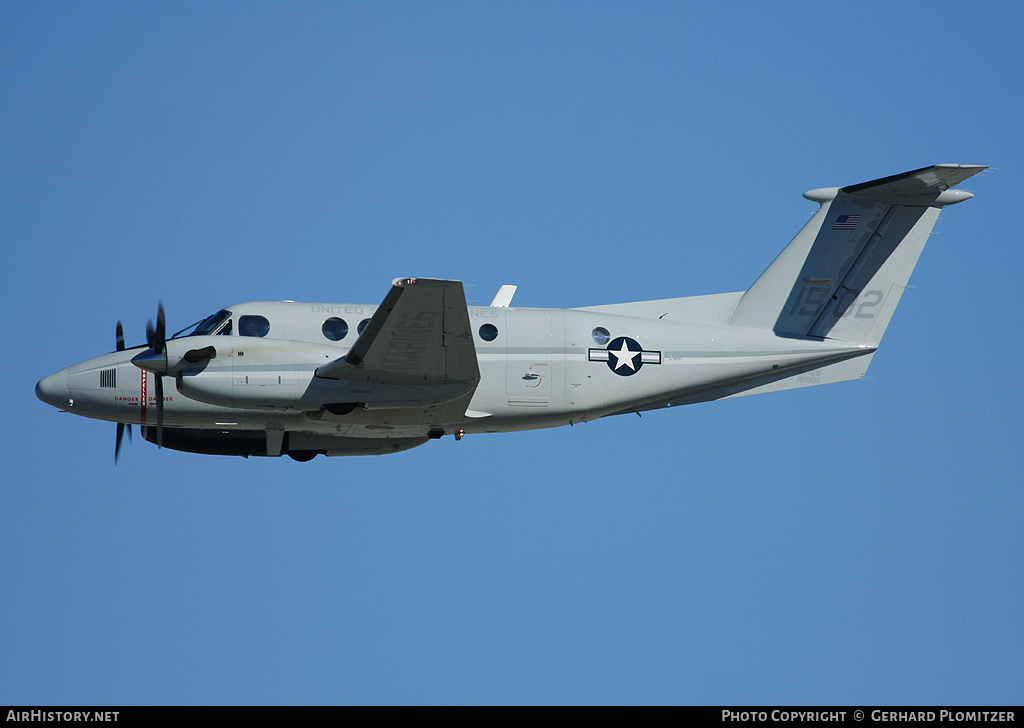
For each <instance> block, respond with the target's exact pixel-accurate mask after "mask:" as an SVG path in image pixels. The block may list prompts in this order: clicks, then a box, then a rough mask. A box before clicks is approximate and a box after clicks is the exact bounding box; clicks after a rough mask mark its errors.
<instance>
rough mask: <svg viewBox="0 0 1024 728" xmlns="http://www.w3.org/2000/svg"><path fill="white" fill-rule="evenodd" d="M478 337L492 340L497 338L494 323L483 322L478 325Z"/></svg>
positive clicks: (496, 329)
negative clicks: (481, 324)
mask: <svg viewBox="0 0 1024 728" xmlns="http://www.w3.org/2000/svg"><path fill="white" fill-rule="evenodd" d="M480 338H481V339H483V340H484V341H494V340H495V339H497V338H498V327H497V326H495V325H494V324H484V325H483V326H481V327H480Z"/></svg>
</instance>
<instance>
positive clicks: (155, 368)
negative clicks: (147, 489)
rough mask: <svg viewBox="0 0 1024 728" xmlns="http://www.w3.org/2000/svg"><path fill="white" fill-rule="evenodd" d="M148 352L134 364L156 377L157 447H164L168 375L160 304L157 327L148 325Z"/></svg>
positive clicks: (164, 332) (163, 324) (159, 306)
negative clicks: (165, 390) (165, 377)
mask: <svg viewBox="0 0 1024 728" xmlns="http://www.w3.org/2000/svg"><path fill="white" fill-rule="evenodd" d="M146 344H147V345H148V346H149V348H148V349H146V351H144V352H142V353H141V354H137V355H135V356H134V357H132V364H134V365H135V366H137V367H139V368H140V369H145V370H146V371H150V372H153V373H154V374H155V375H156V377H155V378H154V380H155V381H156V393H155V394H156V445H157V447H163V442H164V378H163V375H164V374H166V373H167V340H166V321H165V317H164V305H163V304H162V303H160V304H158V306H157V310H156V326H154V325H153V322H152V321H148V322H147V323H146Z"/></svg>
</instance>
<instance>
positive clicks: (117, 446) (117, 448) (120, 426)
mask: <svg viewBox="0 0 1024 728" xmlns="http://www.w3.org/2000/svg"><path fill="white" fill-rule="evenodd" d="M125 427H127V428H128V442H131V441H132V426H131V425H125V423H123V422H118V423H117V440H116V441H115V442H114V465H117V459H118V457H120V455H121V440H122V439H123V438H124V429H125Z"/></svg>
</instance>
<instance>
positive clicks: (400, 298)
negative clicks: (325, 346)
mask: <svg viewBox="0 0 1024 728" xmlns="http://www.w3.org/2000/svg"><path fill="white" fill-rule="evenodd" d="M316 375H317V376H318V377H321V378H325V379H345V380H349V381H359V382H367V383H373V384H457V383H473V384H475V383H477V382H479V381H480V369H479V367H478V366H477V360H476V347H474V345H473V332H472V331H471V329H470V324H469V311H468V310H467V309H466V295H465V293H464V292H463V289H462V283H461V282H460V281H445V280H434V279H430V278H402V279H398V280H396V281H395V282H394V284H393V285H392V287H391V290H390V291H389V292H388V295H387V296H385V298H384V301H383V302H382V303H381V304H380V306H379V307H378V308H377V310H376V312H375V313H374V314H373V316H372V317H371V318H370V322H369V323H368V324H367V325H366V328H365V329H364V330H363V333H362V334H360V335H359V338H358V339H356V342H355V344H353V346H352V348H351V349H350V350H349V352H348V354H347V355H346V356H344V357H342V358H340V359H337V360H335V361H333V362H331V363H329V364H326V365H324V366H322V367H320V368H319V369H317V371H316Z"/></svg>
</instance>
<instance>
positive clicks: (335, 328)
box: [320, 316, 348, 341]
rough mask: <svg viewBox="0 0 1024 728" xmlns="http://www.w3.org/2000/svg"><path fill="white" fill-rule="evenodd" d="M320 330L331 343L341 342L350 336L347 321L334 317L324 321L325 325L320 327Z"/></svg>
mask: <svg viewBox="0 0 1024 728" xmlns="http://www.w3.org/2000/svg"><path fill="white" fill-rule="evenodd" d="M320 330H321V331H323V332H324V336H325V337H327V338H328V339H330V340H331V341H341V340H342V339H344V338H345V337H346V336H348V322H346V321H345V319H340V318H338V317H337V316H334V317H332V318H329V319H327V320H326V321H324V325H323V326H321V327H320Z"/></svg>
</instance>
